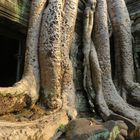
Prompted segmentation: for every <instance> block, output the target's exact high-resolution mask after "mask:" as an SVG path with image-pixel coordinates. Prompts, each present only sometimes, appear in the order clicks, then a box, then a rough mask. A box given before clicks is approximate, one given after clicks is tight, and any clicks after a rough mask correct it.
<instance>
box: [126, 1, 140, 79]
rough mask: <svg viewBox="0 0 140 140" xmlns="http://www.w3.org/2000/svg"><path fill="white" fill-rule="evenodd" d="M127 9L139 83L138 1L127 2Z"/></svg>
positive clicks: (139, 7) (139, 39) (139, 6)
mask: <svg viewBox="0 0 140 140" xmlns="http://www.w3.org/2000/svg"><path fill="white" fill-rule="evenodd" d="M127 7H128V11H129V14H130V18H131V21H132V39H133V52H134V60H135V71H136V80H137V81H138V82H140V0H128V2H127Z"/></svg>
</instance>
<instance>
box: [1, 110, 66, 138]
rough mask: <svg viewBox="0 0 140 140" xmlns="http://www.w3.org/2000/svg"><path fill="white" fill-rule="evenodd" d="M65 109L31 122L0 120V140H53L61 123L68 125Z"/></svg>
mask: <svg viewBox="0 0 140 140" xmlns="http://www.w3.org/2000/svg"><path fill="white" fill-rule="evenodd" d="M67 123H68V117H67V115H66V112H65V111H60V112H57V113H54V114H51V115H47V116H42V117H41V118H39V119H37V120H34V121H29V122H7V121H0V140H51V137H53V135H54V134H55V132H56V130H57V128H59V126H60V125H62V124H63V125H66V124H67Z"/></svg>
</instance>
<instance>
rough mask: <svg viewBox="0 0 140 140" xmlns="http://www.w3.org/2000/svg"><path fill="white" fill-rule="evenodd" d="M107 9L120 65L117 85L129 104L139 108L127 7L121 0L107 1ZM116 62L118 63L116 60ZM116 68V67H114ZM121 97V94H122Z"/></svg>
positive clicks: (139, 92) (138, 89)
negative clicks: (124, 93)
mask: <svg viewBox="0 0 140 140" xmlns="http://www.w3.org/2000/svg"><path fill="white" fill-rule="evenodd" d="M108 9H109V14H110V19H111V22H112V27H113V32H114V44H115V51H117V52H118V55H119V57H120V60H121V61H122V63H117V62H116V63H117V64H118V67H119V68H120V70H119V71H120V73H121V74H120V75H118V79H119V80H118V83H120V84H119V85H121V86H120V87H119V88H121V91H122V92H124V90H123V88H124V89H126V91H127V93H126V94H127V95H126V97H127V99H128V101H130V103H132V104H134V105H136V106H139V103H140V84H139V83H136V82H135V81H134V80H135V79H136V78H135V77H134V76H135V75H134V64H133V52H132V35H131V21H130V19H129V14H128V11H127V7H126V5H125V2H124V1H123V0H119V1H109V0H108ZM116 61H118V60H117V59H116ZM116 68H117V67H116ZM122 95H123V93H122Z"/></svg>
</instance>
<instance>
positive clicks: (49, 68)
mask: <svg viewBox="0 0 140 140" xmlns="http://www.w3.org/2000/svg"><path fill="white" fill-rule="evenodd" d="M77 6H78V0H76V1H75V0H70V1H62V0H60V1H58V0H54V1H49V3H48V5H47V7H46V9H45V11H44V14H43V20H42V26H41V27H42V29H41V35H40V48H39V60H40V69H41V83H42V89H43V93H44V97H43V98H44V99H43V100H44V101H45V104H46V105H47V106H48V107H49V108H51V109H52V111H53V112H54V110H55V111H56V110H59V109H61V108H63V109H66V110H67V113H68V115H69V116H70V117H71V118H75V116H76V110H75V91H74V84H73V68H72V64H71V61H70V58H69V53H70V49H71V46H72V39H73V34H74V27H75V21H76V17H77V16H76V15H77Z"/></svg>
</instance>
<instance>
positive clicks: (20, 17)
mask: <svg viewBox="0 0 140 140" xmlns="http://www.w3.org/2000/svg"><path fill="white" fill-rule="evenodd" d="M30 2H31V1H30V0H0V18H6V19H8V20H10V21H13V22H15V23H18V24H20V25H22V26H27V23H28V18H29V10H30ZM2 21H3V20H0V22H2Z"/></svg>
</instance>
